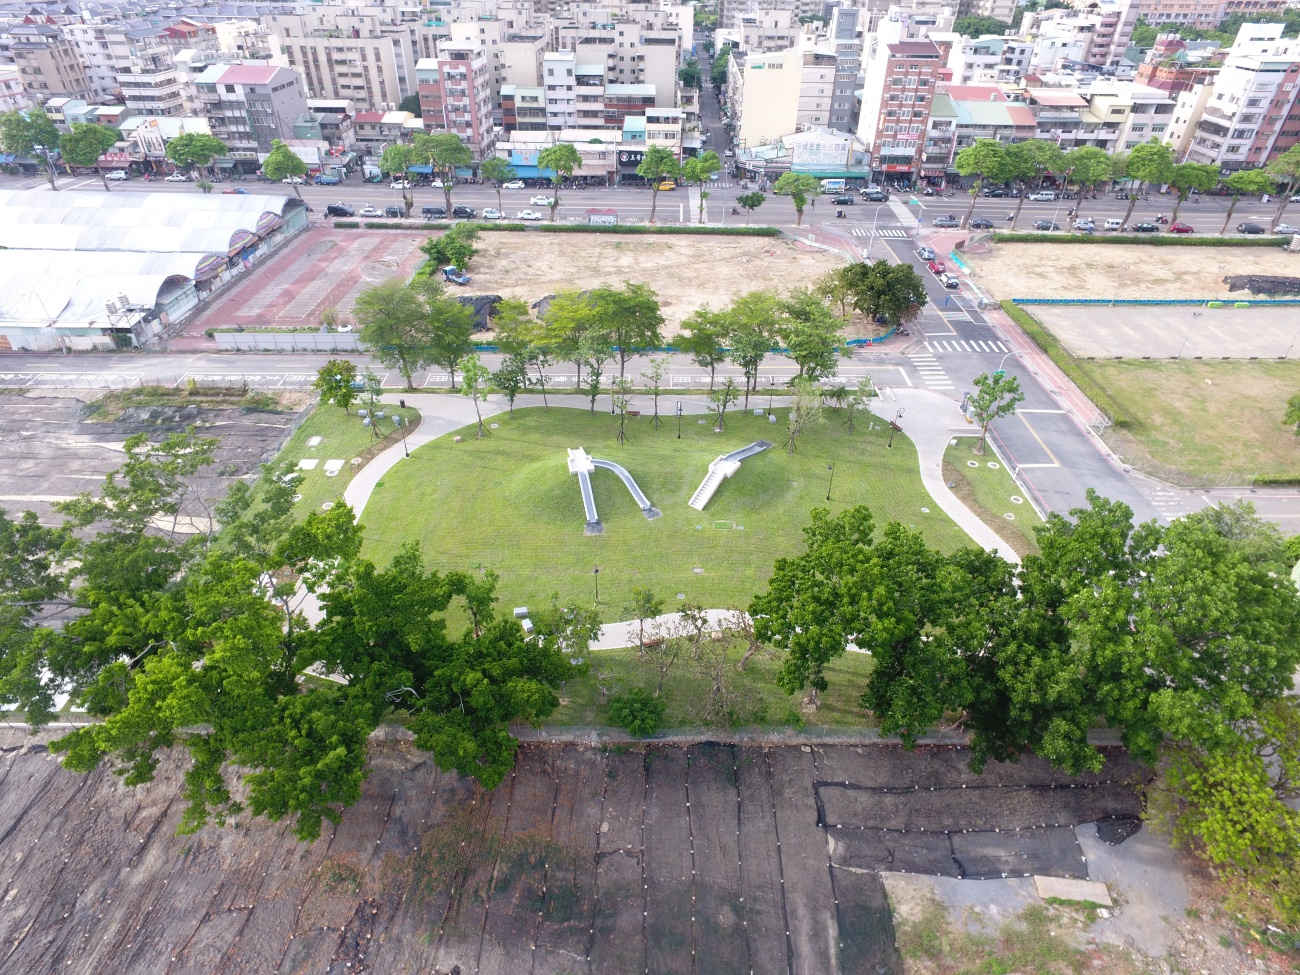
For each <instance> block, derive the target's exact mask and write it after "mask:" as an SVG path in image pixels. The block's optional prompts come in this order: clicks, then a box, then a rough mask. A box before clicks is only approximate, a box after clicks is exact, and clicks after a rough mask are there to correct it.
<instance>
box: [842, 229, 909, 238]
mask: <svg viewBox="0 0 1300 975" xmlns="http://www.w3.org/2000/svg"><path fill="white" fill-rule="evenodd" d="M849 233H851V234H852V235H853V236H854V237H870V236H871V235H872V234H873V233H874V234H875V236H877V237H889V238H891V239H893V240H906V239H907V237H908V233H907V231H906V230H901V229H899V228H896V227H886V228H884V229H883V230H880V229H878V230H875V231H871V230H868V229H866V228H865V227H853V228H851V229H850V230H849Z"/></svg>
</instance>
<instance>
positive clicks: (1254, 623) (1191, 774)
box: [749, 492, 1300, 925]
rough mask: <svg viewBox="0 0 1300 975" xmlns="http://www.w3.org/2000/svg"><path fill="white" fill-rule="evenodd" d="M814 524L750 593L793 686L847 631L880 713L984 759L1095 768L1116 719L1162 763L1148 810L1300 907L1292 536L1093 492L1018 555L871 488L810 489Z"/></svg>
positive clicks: (977, 761) (901, 727) (839, 645)
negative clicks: (931, 535) (912, 513)
mask: <svg viewBox="0 0 1300 975" xmlns="http://www.w3.org/2000/svg"><path fill="white" fill-rule="evenodd" d="M804 534H805V537H806V540H807V544H806V549H805V551H804V552H803V553H801V554H799V555H795V556H793V557H790V558H782V559H778V560H777V561H776V566H775V570H774V572H773V574H772V578H771V581H770V583H769V585H768V588H767V591H766V592H764V593H762V594H761V595H760V596H758V597H757V598H755V599H754V601H753V602H752V603H751V605H750V607H749V612H750V615H751V616H752V618H753V621H754V630H755V633H756V634H757V636H758V637H759V639H760V640H762V641H764V642H766V643H770V644H773V645H775V646H777V647H780V648H784V649H785V651H786V652H785V656H784V658H783V661H782V663H781V666H780V670H779V674H778V678H777V680H778V682H779V683H780V684H781V686H782V687H783V688H785V690H787V691H788V692H790V693H798V692H801V691H806V692H808V694H809V697H810V699H811V702H812V703H813V704H815V703H816V699H817V694H818V692H819V691H823V690H825V689H826V687H827V686H828V685H827V676H826V666H827V664H828V663H830V662H831V661H832V660H834V659H835V658H836V657H838V656H840V655H841V654H843V653H844V652H845V651H846V650H847V648H848V647H849V645H850V644H852V645H853V646H854V647H856V648H858V649H859V650H863V651H866V652H868V653H870V654H871V655H872V660H873V663H874V669H873V670H872V672H871V674H870V676H869V677H868V678H867V679H866V682H865V684H864V685H863V687H862V689H861V690H862V695H861V701H862V706H863V707H865V708H867V709H868V710H870V711H871V712H872V713H873V714H874V715H875V716H876V718H877V719H878V720H879V721H880V727H881V731H882V732H883V733H884V734H886V735H896V736H898V737H900V738H901V739H902V740H903V742H904V743H905V744H907V745H908V746H909V747H910V746H911V745H913V744H915V742H916V741H917V739H918V737H919V736H920V735H922V734H923V733H925V731H926V730H927V729H929V728H933V727H935V726H939V725H942V726H947V727H956V728H961V729H962V730H964V731H965V732H966V733H967V734H968V735H969V738H970V746H971V750H972V759H971V764H972V766H973V767H974V768H975V769H976V770H977V771H978V770H980V769H982V768H983V767H984V766H985V764H986V763H987V762H988V760H989V759H994V760H997V761H1014V760H1015V759H1016V757H1017V756H1019V755H1021V754H1024V753H1025V752H1030V751H1032V752H1033V753H1035V754H1037V755H1039V756H1041V757H1042V758H1044V759H1046V760H1047V761H1049V762H1051V763H1052V764H1053V765H1055V766H1057V767H1058V768H1060V769H1063V770H1064V771H1066V772H1069V773H1072V774H1073V773H1079V772H1082V771H1085V770H1092V771H1097V770H1099V769H1100V768H1101V766H1102V764H1103V755H1102V753H1101V752H1100V751H1099V750H1098V748H1097V747H1096V746H1095V745H1094V744H1093V743H1092V742H1091V741H1090V740H1089V731H1090V729H1094V728H1096V727H1098V726H1099V725H1104V726H1105V727H1106V728H1109V729H1111V730H1112V731H1114V732H1116V733H1118V735H1119V736H1120V738H1121V740H1122V741H1123V743H1124V746H1125V747H1126V748H1128V750H1129V751H1130V752H1131V753H1132V754H1133V755H1134V756H1136V757H1137V758H1139V759H1141V760H1143V761H1146V762H1149V763H1152V764H1153V765H1155V766H1156V767H1157V770H1158V777H1157V778H1156V780H1155V782H1154V784H1153V785H1152V786H1151V787H1150V789H1149V793H1148V794H1149V797H1150V798H1151V800H1152V805H1151V810H1152V812H1153V814H1156V815H1158V816H1161V817H1166V818H1167V820H1168V822H1169V823H1170V824H1171V825H1172V827H1173V829H1174V833H1175V836H1176V837H1177V838H1178V839H1180V840H1181V841H1184V842H1186V843H1188V844H1189V845H1190V846H1192V847H1193V848H1194V849H1196V850H1198V851H1199V852H1201V853H1202V854H1203V855H1204V856H1206V857H1207V858H1208V859H1209V860H1210V861H1211V862H1212V863H1213V864H1215V865H1216V866H1217V867H1218V868H1219V869H1221V870H1222V871H1225V872H1226V874H1227V875H1228V876H1229V877H1231V878H1235V880H1236V881H1238V882H1240V884H1242V885H1243V889H1244V890H1245V891H1247V892H1248V896H1251V897H1262V898H1264V899H1266V900H1267V902H1268V904H1269V909H1270V911H1272V912H1273V915H1274V917H1282V918H1285V919H1286V920H1287V921H1288V923H1290V924H1293V925H1294V924H1300V869H1298V868H1300V812H1297V809H1296V807H1295V800H1296V799H1298V798H1300V701H1298V700H1297V698H1296V697H1295V696H1294V695H1293V694H1291V693H1290V692H1291V690H1292V688H1293V684H1294V681H1295V674H1296V668H1297V666H1298V665H1300V599H1298V598H1297V593H1296V587H1295V584H1294V583H1293V582H1292V581H1291V578H1290V570H1291V566H1292V565H1293V564H1294V563H1295V561H1296V559H1297V558H1300V543H1296V542H1295V541H1294V540H1293V541H1291V542H1289V543H1288V542H1284V540H1283V538H1282V536H1281V534H1280V532H1279V531H1278V530H1277V528H1276V527H1275V526H1273V525H1271V524H1269V523H1266V522H1263V521H1261V520H1260V519H1258V518H1257V517H1255V515H1254V511H1253V509H1252V508H1250V506H1249V505H1237V506H1224V507H1218V508H1207V509H1205V510H1203V511H1200V512H1197V513H1196V514H1193V515H1189V516H1187V517H1185V518H1181V519H1179V520H1177V521H1175V522H1173V523H1172V524H1170V525H1168V526H1164V527H1162V526H1159V525H1157V524H1156V523H1155V522H1150V523H1147V524H1144V525H1137V526H1135V525H1134V524H1133V521H1132V512H1131V511H1130V510H1129V509H1128V508H1127V507H1126V506H1124V505H1123V504H1119V503H1115V502H1111V501H1107V500H1105V499H1103V498H1100V497H1097V496H1096V495H1095V494H1093V493H1091V492H1090V493H1089V495H1088V507H1086V508H1083V509H1080V510H1075V511H1072V512H1071V513H1070V517H1069V518H1065V517H1062V516H1061V515H1059V514H1053V515H1051V516H1049V518H1048V519H1047V522H1046V524H1045V525H1043V526H1042V527H1041V528H1039V529H1038V531H1037V535H1038V547H1039V549H1040V554H1037V555H1031V556H1028V557H1026V558H1025V560H1024V563H1023V565H1021V566H1020V567H1018V568H1017V567H1016V566H1013V565H1011V564H1009V563H1007V562H1004V561H1003V560H1001V559H999V558H997V557H996V556H994V555H991V554H989V553H987V552H985V551H982V550H978V549H971V548H964V549H959V550H958V551H956V552H953V553H950V554H944V553H941V552H938V551H935V550H934V549H931V548H929V547H928V546H927V545H926V544H925V542H924V540H923V538H922V536H921V535H920V534H919V533H917V532H915V531H912V530H910V529H908V528H906V527H904V526H903V525H900V524H896V523H893V524H889V525H887V526H886V527H885V528H884V530H883V531H880V532H877V526H876V525H875V523H874V521H873V519H872V517H871V514H870V512H868V511H867V510H866V509H865V508H854V509H851V510H849V511H845V512H843V513H841V514H839V515H837V516H835V517H832V516H831V515H830V514H829V513H828V512H826V511H824V510H819V511H814V512H813V514H812V521H811V524H810V525H809V526H808V527H807V528H806V529H805V531H804ZM1288 548H1289V549H1290V550H1289V551H1288Z"/></svg>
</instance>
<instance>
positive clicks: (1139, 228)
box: [1133, 223, 1160, 234]
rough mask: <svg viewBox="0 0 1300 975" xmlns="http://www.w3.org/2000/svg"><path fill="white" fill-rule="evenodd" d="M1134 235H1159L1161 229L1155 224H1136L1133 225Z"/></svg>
mask: <svg viewBox="0 0 1300 975" xmlns="http://www.w3.org/2000/svg"><path fill="white" fill-rule="evenodd" d="M1133 233H1135V234H1158V233H1160V228H1159V227H1157V226H1156V225H1155V224H1153V223H1135V224H1134V225H1133Z"/></svg>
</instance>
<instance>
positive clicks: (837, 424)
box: [362, 407, 969, 620]
mask: <svg viewBox="0 0 1300 975" xmlns="http://www.w3.org/2000/svg"><path fill="white" fill-rule="evenodd" d="M779 412H781V411H779ZM698 419H699V418H691V417H688V418H687V419H686V420H685V422H684V423H683V424H682V439H680V440H678V439H677V427H676V422H675V420H670V421H667V422H665V423H664V425H663V426H662V427H661V428H660V429H658V430H655V429H654V428H653V427H652V426H651V422H650V420H649V418H647V417H641V418H639V419H635V420H629V422H628V430H629V442H628V444H627V445H626V446H624V447H620V446H619V445H618V443H617V441H616V439H615V437H616V433H617V424H616V421H615V420H614V419H613V418H612V417H610V416H609V415H607V414H602V413H597V415H596V416H594V417H593V416H590V415H589V414H588V413H587V412H586V411H584V410H576V409H572V408H562V407H553V408H551V409H550V410H545V409H541V408H536V409H528V410H517V411H516V412H515V415H514V417H510V416H506V415H503V416H499V417H496V418H494V422H497V423H499V424H500V428H499V429H497V430H492V431H490V432H489V434H488V436H487V437H486V438H484V439H483V440H475V439H474V430H473V427H467V428H466V429H464V430H462V431H461V433H462V435H463V436H464V438H465V439H464V441H463V442H462V443H459V444H457V443H453V442H452V437H451V436H445V437H442V438H440V439H439V440H436V441H434V442H433V443H430V444H427V445H425V446H423V447H421V448H420V449H419V450H417V451H415V452H414V453H413V454H412V455H411V459H410V461H409V462H405V461H404V462H403V463H402V464H401V465H399V466H398V467H397V468H395V469H394V470H393V471H391V472H390V473H389V474H387V475H386V476H385V477H384V479H383V481H381V482H380V486H379V487H378V488H377V489H376V491H375V493H374V495H373V496H372V497H371V500H370V503H369V504H368V506H367V507H366V510H365V514H364V517H363V518H362V521H363V523H364V525H365V529H366V531H365V536H366V545H365V549H364V554H366V555H367V556H368V557H370V558H372V559H374V560H375V561H376V562H377V563H379V564H384V563H386V562H387V561H388V560H389V559H390V558H391V557H392V555H393V554H394V553H395V552H396V551H397V550H398V548H399V547H400V546H401V545H402V544H403V543H405V542H407V541H410V540H415V541H418V542H420V544H421V548H422V550H423V552H424V556H425V560H426V563H427V564H428V565H430V566H432V567H436V568H439V569H442V570H447V569H472V568H482V569H492V570H493V571H495V572H496V573H497V574H498V575H499V576H500V579H501V582H500V585H499V587H498V594H499V596H500V599H501V605H503V606H506V607H510V606H521V605H535V604H538V603H540V602H542V601H546V600H549V598H550V595H551V594H552V593H559V594H560V596H561V597H562V598H564V599H569V598H576V599H580V600H582V601H584V602H585V601H588V600H590V599H592V598H594V595H595V594H594V577H593V573H592V569H593V567H595V566H599V567H600V576H599V580H600V604H601V606H602V607H605V608H606V612H605V615H606V618H607V619H609V620H614V619H621V618H623V615H622V614H621V609H622V607H623V606H624V605H625V604H626V603H627V601H628V598H629V596H630V593H631V590H632V589H633V588H636V587H644V588H648V589H650V590H651V591H652V592H654V593H655V594H656V595H658V596H660V597H661V598H663V599H664V600H665V609H666V610H672V609H674V608H675V607H676V605H677V604H678V602H679V600H678V594H681V596H682V597H683V598H684V599H686V600H691V601H696V602H700V603H703V604H704V605H706V606H713V607H728V606H734V607H744V606H746V605H748V602H749V600H750V598H751V597H752V596H753V595H754V594H755V593H757V592H759V591H761V590H762V588H763V587H764V585H765V584H766V581H767V578H768V576H769V574H770V573H771V570H772V564H773V561H774V560H775V559H776V557H777V556H780V555H786V554H792V553H794V552H796V551H798V550H799V549H800V548H801V546H802V543H803V538H802V534H801V529H802V527H803V526H804V525H805V524H806V523H807V520H808V513H809V511H810V510H811V509H812V508H814V507H816V506H819V505H821V506H828V507H830V508H831V509H832V511H836V510H841V509H843V508H845V507H848V506H851V505H855V504H865V505H868V506H869V507H870V508H871V509H872V512H873V513H874V514H875V515H876V518H877V520H878V521H879V522H880V523H881V524H883V523H884V522H886V521H889V520H897V521H901V522H903V523H904V524H907V525H911V526H915V527H916V528H918V529H921V530H922V531H924V533H925V535H926V538H927V539H928V540H929V542H930V544H932V545H934V546H935V547H937V548H940V549H943V550H945V551H947V550H951V549H953V548H956V547H958V546H959V545H962V544H965V543H968V542H969V539H968V538H967V537H966V535H965V534H964V533H963V532H962V531H961V530H960V529H959V528H958V527H957V526H956V525H955V524H954V523H953V522H952V521H951V520H949V518H948V517H947V515H945V514H944V513H943V512H942V511H941V510H940V509H939V507H938V506H937V505H936V504H935V502H934V501H933V500H932V499H931V498H930V497H929V495H928V494H927V493H926V492H925V489H924V488H923V487H922V486H921V481H920V475H919V473H918V469H917V458H916V451H915V449H914V448H913V446H912V444H911V442H910V441H909V440H907V439H906V438H904V437H901V436H896V437H895V438H894V446H893V449H886V447H885V442H886V435H885V434H886V431H884V430H880V429H876V430H869V429H868V427H869V426H870V425H871V421H870V420H868V422H864V423H859V424H858V425H857V430H856V432H855V433H852V434H849V433H848V432H847V431H846V430H845V429H844V428H843V427H842V426H841V419H840V417H839V416H838V415H837V414H836V413H835V412H834V411H828V412H827V414H826V420H825V422H823V423H821V424H819V425H818V426H816V427H814V428H813V429H812V430H810V431H809V432H808V433H806V434H805V435H804V436H803V437H802V438H801V440H800V442H799V445H798V449H797V450H796V452H795V454H794V456H793V457H792V458H791V457H787V455H786V454H785V452H784V451H783V450H782V449H781V448H782V445H783V444H784V440H785V437H784V433H785V430H786V425H785V416H784V413H783V412H781V415H780V417H779V418H778V422H777V423H773V424H769V423H768V422H767V419H766V418H765V417H755V416H752V415H750V414H744V413H736V414H732V415H730V416H729V417H728V419H727V428H726V431H725V432H724V433H721V434H717V433H713V432H712V427H711V424H709V423H703V424H701V423H698V422H696V421H697V420H698ZM874 422H875V425H876V426H877V427H878V426H880V423H879V421H874ZM759 439H767V440H771V441H772V442H773V443H775V444H776V447H774V448H773V449H772V450H769V451H766V452H765V453H762V454H760V455H758V456H757V457H753V458H751V459H749V460H747V461H745V462H744V464H743V465H742V466H741V469H740V470H739V471H738V472H737V473H736V474H735V476H733V477H732V478H731V479H730V480H728V481H725V482H724V483H723V484H722V486H721V487H720V488H719V489H718V492H717V493H716V494H715V495H714V497H713V500H712V501H711V502H710V503H709V505H708V507H707V508H706V509H705V510H704V511H703V512H698V511H695V510H694V509H692V508H689V507H687V501H688V500H689V499H690V497H691V495H692V493H693V492H694V491H695V489H696V487H697V486H698V485H699V483H700V481H701V479H703V477H704V476H705V473H706V472H707V469H708V465H709V462H710V461H712V460H713V459H714V458H715V457H717V456H718V455H719V454H723V453H726V452H728V451H730V450H735V449H736V448H738V447H742V446H744V445H746V444H749V443H752V442H753V441H755V440H759ZM568 447H585V448H586V449H587V451H588V452H589V453H590V454H592V456H594V457H597V458H602V459H607V460H613V461H616V462H618V463H621V464H622V465H623V466H625V467H626V468H627V469H628V470H629V471H630V472H631V474H632V476H633V477H634V478H636V480H637V482H638V483H639V484H640V485H641V488H642V490H643V491H644V492H645V493H646V495H647V496H648V497H649V499H650V500H651V502H652V503H654V504H655V505H656V506H658V507H659V509H660V510H661V511H662V512H663V517H662V518H658V519H656V520H654V521H647V520H646V519H645V518H644V517H643V516H642V514H641V511H640V509H639V508H637V506H636V505H635V503H634V502H633V501H632V499H631V496H630V495H629V494H628V492H627V489H626V488H625V487H624V486H623V484H622V482H620V481H619V480H618V479H617V478H616V477H615V476H614V475H613V474H612V473H609V472H607V471H597V472H596V473H595V474H594V475H593V476H592V485H593V488H594V490H595V497H596V505H597V509H598V511H599V514H600V518H601V520H602V521H603V522H604V525H605V533H604V534H603V535H596V536H587V535H584V533H583V522H584V517H583V509H582V500H581V496H580V494H579V489H578V481H577V478H576V477H574V476H572V475H570V474H569V473H568V469H567V465H566V453H565V449H566V448H568ZM828 463H834V465H835V477H834V485H833V489H832V494H831V496H832V500H831V502H830V503H829V505H827V502H826V492H827V486H828V479H829V473H830V472H829V471H828V470H827V464H828ZM923 509H928V510H923ZM726 522H730V523H732V524H733V525H734V527H729V528H727V527H715V523H726Z"/></svg>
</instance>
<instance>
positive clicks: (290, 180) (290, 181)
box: [280, 176, 307, 186]
mask: <svg viewBox="0 0 1300 975" xmlns="http://www.w3.org/2000/svg"><path fill="white" fill-rule="evenodd" d="M280 182H281V183H284V184H285V185H286V186H293V185H294V184H295V183H296V184H298V185H302V184H303V183H305V182H307V181H306V180H305V179H303V178H302V177H301V176H286V177H285V178H284V179H282V180H280Z"/></svg>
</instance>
